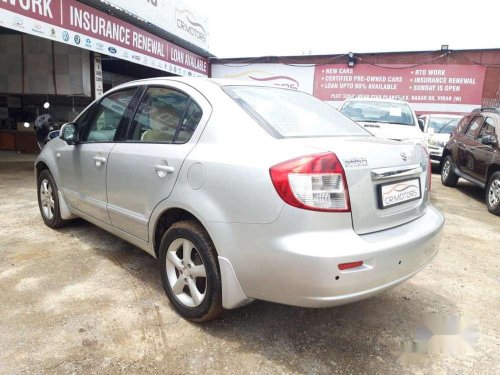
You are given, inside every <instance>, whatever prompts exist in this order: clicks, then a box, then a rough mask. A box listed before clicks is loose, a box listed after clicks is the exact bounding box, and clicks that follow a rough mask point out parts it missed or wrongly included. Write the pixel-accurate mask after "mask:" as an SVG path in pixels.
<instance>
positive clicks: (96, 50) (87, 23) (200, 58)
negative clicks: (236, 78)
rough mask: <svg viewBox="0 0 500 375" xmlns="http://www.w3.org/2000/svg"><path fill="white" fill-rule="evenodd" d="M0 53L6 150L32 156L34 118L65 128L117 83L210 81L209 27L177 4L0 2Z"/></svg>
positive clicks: (0, 138) (162, 0)
mask: <svg viewBox="0 0 500 375" xmlns="http://www.w3.org/2000/svg"><path fill="white" fill-rule="evenodd" d="M150 21H152V22H150ZM0 50H1V51H2V53H1V54H0V66H1V67H2V68H1V69H0V149H4V150H17V151H21V152H30V151H35V150H36V147H37V146H36V142H35V137H34V132H33V127H34V122H35V119H36V118H37V117H38V116H40V115H42V114H46V113H49V114H50V115H51V117H52V120H53V121H54V123H64V122H67V121H71V120H72V119H73V118H74V117H75V116H76V115H77V114H78V113H79V112H80V111H81V110H82V109H83V108H85V107H86V106H87V105H88V104H89V103H90V102H91V101H92V100H94V99H95V98H98V97H99V96H101V95H102V93H103V92H105V91H107V90H108V89H110V88H111V87H113V86H116V85H118V84H120V83H123V82H126V81H130V80H133V79H140V78H149V77H154V76H192V77H207V76H208V75H209V61H208V57H209V56H210V54H209V53H208V25H207V20H206V19H205V18H203V17H201V16H199V15H197V14H196V12H194V11H192V10H190V9H188V8H187V7H186V6H185V5H183V4H182V3H181V2H180V1H167V0H155V1H151V0H133V1H132V0H110V1H105V2H103V1H100V0H82V1H77V0H0Z"/></svg>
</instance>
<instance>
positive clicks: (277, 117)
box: [223, 86, 370, 138]
mask: <svg viewBox="0 0 500 375" xmlns="http://www.w3.org/2000/svg"><path fill="white" fill-rule="evenodd" d="M223 89H224V91H225V92H226V93H227V94H228V95H229V96H231V97H232V98H233V99H234V100H235V101H236V102H237V103H239V104H240V105H241V106H242V107H243V109H245V110H246V111H247V112H248V113H249V114H250V115H251V116H252V117H253V118H254V119H255V120H256V121H257V122H259V124H260V125H261V126H262V127H263V128H264V129H266V130H267V131H268V132H269V133H270V134H271V135H273V136H276V137H284V138H293V137H332V136H367V135H370V134H369V133H368V132H367V131H366V130H364V129H363V128H362V127H361V126H359V125H358V124H356V123H355V122H353V121H351V120H349V119H348V118H347V117H346V116H344V115H342V114H341V113H340V112H339V111H337V110H336V109H334V108H333V107H332V106H330V105H328V104H326V103H324V102H322V101H321V100H319V99H316V98H315V97H313V96H311V95H308V94H306V93H303V92H300V91H293V90H289V89H281V88H278V87H276V88H274V87H262V86H225V87H223Z"/></svg>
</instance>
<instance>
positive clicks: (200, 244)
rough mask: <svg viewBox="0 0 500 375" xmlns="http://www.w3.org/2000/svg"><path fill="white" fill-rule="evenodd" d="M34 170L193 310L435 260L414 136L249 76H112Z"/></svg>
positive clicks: (314, 300)
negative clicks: (154, 268) (132, 248)
mask: <svg viewBox="0 0 500 375" xmlns="http://www.w3.org/2000/svg"><path fill="white" fill-rule="evenodd" d="M35 171H36V178H37V184H38V201H39V205H40V212H41V215H42V218H43V220H44V222H45V223H46V224H47V225H48V226H49V227H51V228H58V227H61V226H62V225H64V224H65V223H66V222H67V221H68V220H70V219H72V218H74V217H80V218H83V219H85V220H87V221H89V222H91V223H94V224H95V225H97V226H99V227H101V228H104V229H105V230H107V231H109V232H111V233H113V234H115V235H116V236H118V237H120V238H123V239H125V240H127V241H129V242H130V243H132V244H134V245H136V246H138V247H139V248H141V249H143V250H145V251H147V252H148V253H150V254H151V255H152V256H154V257H156V258H157V259H158V261H159V266H160V270H161V277H162V282H163V285H164V288H165V291H166V294H167V295H168V297H169V299H170V301H171V303H172V306H173V307H174V308H175V310H176V311H177V312H178V313H179V314H180V315H182V316H183V317H185V318H187V319H189V320H193V321H198V322H201V321H207V320H210V319H213V318H215V317H217V316H218V315H219V314H220V313H221V312H222V311H223V309H232V308H236V307H239V306H243V305H245V304H247V303H249V302H251V301H253V300H254V299H261V300H266V301H272V302H277V303H284V304H289V305H297V306H305V307H329V306H335V305H340V304H345V303H349V302H352V301H356V300H360V299H363V298H367V297H370V296H373V295H375V294H377V293H380V292H382V291H384V290H386V289H388V288H391V287H393V286H395V285H397V284H399V283H401V282H403V281H405V280H407V279H408V278H410V277H411V276H413V275H415V274H416V273H417V272H418V271H420V270H421V269H422V268H423V267H424V266H425V265H427V264H428V263H429V262H430V261H431V260H432V259H433V257H434V256H435V255H436V253H437V251H438V242H439V233H440V231H441V229H442V227H443V223H444V218H443V215H442V214H441V213H439V212H438V211H437V210H436V209H435V208H434V207H432V206H431V204H430V203H429V194H430V189H431V183H430V168H429V158H428V155H427V153H426V151H425V149H424V148H423V147H421V146H420V145H415V144H410V143H404V142H397V141H391V140H386V139H380V138H376V137H374V136H372V135H371V134H369V133H368V132H367V131H366V130H364V129H363V128H362V127H360V126H359V125H357V124H356V123H354V122H353V121H351V120H349V119H348V118H347V117H345V116H344V115H342V114H340V113H339V112H338V111H336V110H335V109H333V108H332V107H330V106H329V105H328V104H325V103H323V102H321V101H320V100H318V99H316V98H314V97H312V96H310V95H308V94H305V93H302V92H298V91H293V90H289V89H283V88H279V87H269V86H261V85H255V84H249V83H248V82H239V81H225V80H211V79H195V78H191V79H189V78H158V79H149V80H143V81H136V82H130V83H127V84H124V85H121V86H119V87H116V88H114V89H112V90H111V91H109V92H107V93H106V94H105V95H104V97H102V98H100V99H98V100H96V101H95V102H94V103H92V104H91V105H90V106H89V107H88V108H86V109H85V110H84V111H83V112H82V113H81V114H80V115H79V116H78V117H77V118H76V120H75V121H74V122H73V123H68V124H65V125H64V126H63V128H62V129H61V136H60V138H56V139H54V140H52V141H50V142H49V143H48V144H47V146H45V147H44V149H43V150H42V152H41V154H40V156H39V157H38V159H37V160H36V166H35Z"/></svg>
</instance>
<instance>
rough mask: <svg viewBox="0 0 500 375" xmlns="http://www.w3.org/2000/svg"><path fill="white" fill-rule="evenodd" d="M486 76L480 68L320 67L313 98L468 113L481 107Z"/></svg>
mask: <svg viewBox="0 0 500 375" xmlns="http://www.w3.org/2000/svg"><path fill="white" fill-rule="evenodd" d="M485 73H486V68H485V67H483V66H478V65H447V64H427V65H419V66H410V67H408V66H404V65H383V66H381V65H377V66H374V65H371V64H357V65H355V66H354V67H352V68H351V67H348V66H346V65H345V64H330V65H318V66H316V69H315V74H314V96H316V97H318V98H319V99H321V100H325V101H327V102H330V103H332V104H333V105H335V106H338V105H340V104H341V103H342V102H343V101H344V100H345V99H347V98H349V97H353V96H358V97H366V98H388V99H390V98H399V99H403V100H406V101H408V102H410V103H412V104H413V106H414V108H415V110H417V111H439V112H468V111H470V110H471V109H473V108H476V107H480V106H481V99H482V93H483V84H484V76H485Z"/></svg>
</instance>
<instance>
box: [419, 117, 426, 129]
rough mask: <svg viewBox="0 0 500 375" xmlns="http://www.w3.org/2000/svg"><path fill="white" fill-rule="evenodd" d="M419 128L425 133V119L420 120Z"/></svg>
mask: <svg viewBox="0 0 500 375" xmlns="http://www.w3.org/2000/svg"><path fill="white" fill-rule="evenodd" d="M418 127H419V128H420V130H422V131H424V127H425V121H424V119H422V118H419V119H418Z"/></svg>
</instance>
